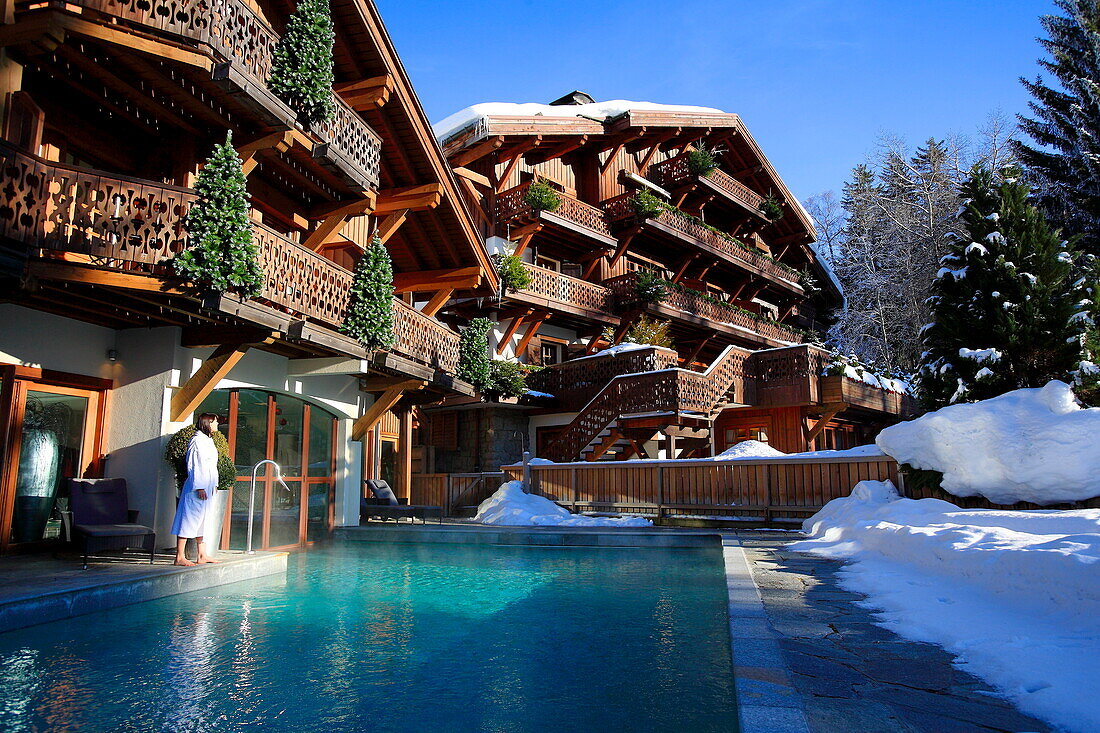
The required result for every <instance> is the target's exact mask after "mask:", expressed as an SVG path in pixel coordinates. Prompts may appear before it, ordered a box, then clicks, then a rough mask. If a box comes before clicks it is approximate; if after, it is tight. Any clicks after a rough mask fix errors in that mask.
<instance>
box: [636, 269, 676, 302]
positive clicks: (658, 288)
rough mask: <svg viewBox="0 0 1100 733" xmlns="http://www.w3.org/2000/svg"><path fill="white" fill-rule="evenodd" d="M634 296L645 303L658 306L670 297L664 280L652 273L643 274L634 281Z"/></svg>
mask: <svg viewBox="0 0 1100 733" xmlns="http://www.w3.org/2000/svg"><path fill="white" fill-rule="evenodd" d="M634 294H635V295H636V296H637V297H638V300H640V301H642V302H643V303H651V304H656V303H660V302H662V301H663V300H664V299H665V297H666V296H667V295H668V286H667V285H666V284H665V281H664V280H663V279H661V278H660V277H658V276H656V275H654V274H653V273H652V272H642V273H641V274H639V275H638V279H637V280H635V281H634Z"/></svg>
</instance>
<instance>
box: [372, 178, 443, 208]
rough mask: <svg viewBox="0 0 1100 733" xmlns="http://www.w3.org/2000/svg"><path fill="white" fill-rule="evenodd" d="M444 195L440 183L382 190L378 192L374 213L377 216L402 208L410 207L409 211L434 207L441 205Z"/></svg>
mask: <svg viewBox="0 0 1100 733" xmlns="http://www.w3.org/2000/svg"><path fill="white" fill-rule="evenodd" d="M442 197H443V186H442V185H441V184H439V183H429V184H427V185H424V186H411V187H409V188H394V189H390V190H387V191H381V192H379V194H378V201H377V202H376V203H375V205H374V209H373V213H374V214H375V215H376V216H381V215H382V214H390V213H392V212H394V211H400V210H401V209H408V210H409V211H425V210H427V209H434V208H435V207H436V206H439V202H440V200H441V199H442Z"/></svg>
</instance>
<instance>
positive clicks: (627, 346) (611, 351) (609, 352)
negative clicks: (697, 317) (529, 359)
mask: <svg viewBox="0 0 1100 733" xmlns="http://www.w3.org/2000/svg"><path fill="white" fill-rule="evenodd" d="M647 349H659V350H664V351H669V349H665V348H664V347H661V346H654V345H653V344H636V343H634V342H633V341H623V342H622V343H621V344H615V345H614V346H608V347H607V348H606V349H601V350H600V351H596V352H594V353H592V354H589V355H588V356H578V357H577V358H576V359H570V360H569V362H570V363H573V362H575V361H584V360H585V359H595V358H596V357H598V356H618V355H619V354H626V353H629V352H631V351H645V350H647Z"/></svg>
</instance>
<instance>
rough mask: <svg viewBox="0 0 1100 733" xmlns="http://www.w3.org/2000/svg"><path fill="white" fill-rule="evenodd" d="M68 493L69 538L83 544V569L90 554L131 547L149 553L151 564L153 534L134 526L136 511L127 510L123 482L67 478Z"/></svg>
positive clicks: (153, 547) (105, 479) (86, 565)
mask: <svg viewBox="0 0 1100 733" xmlns="http://www.w3.org/2000/svg"><path fill="white" fill-rule="evenodd" d="M69 492H70V493H69V509H70V511H71V512H72V521H73V525H72V527H73V528H72V537H73V540H74V541H76V542H82V547H83V550H84V569H85V570H87V569H88V554H89V553H90V552H97V551H99V550H125V549H128V548H131V547H140V548H142V549H143V550H146V551H148V553H149V564H150V565H152V564H153V553H154V551H155V550H156V533H154V532H153V530H152V529H150V528H149V527H146V526H144V525H141V524H137V523H136V522H137V518H138V512H137V511H135V510H133V509H130V507H129V501H128V498H127V495H126V479H121V478H96V479H70V480H69Z"/></svg>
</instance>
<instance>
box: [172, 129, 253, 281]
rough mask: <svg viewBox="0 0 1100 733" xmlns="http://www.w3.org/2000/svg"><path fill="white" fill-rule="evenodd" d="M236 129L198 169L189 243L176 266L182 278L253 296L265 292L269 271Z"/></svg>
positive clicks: (174, 265) (189, 213) (188, 219)
mask: <svg viewBox="0 0 1100 733" xmlns="http://www.w3.org/2000/svg"><path fill="white" fill-rule="evenodd" d="M241 165H242V163H241V158H240V156H239V155H237V151H236V149H234V147H233V137H232V134H231V133H226V136H225V142H224V143H223V144H221V145H217V146H216V147H215V148H214V152H213V154H211V156H210V157H209V158H207V159H206V164H205V165H204V166H203V168H202V170H201V171H199V176H198V181H197V182H196V183H195V192H196V194H198V196H197V198H196V200H195V202H194V203H193V204H192V205H191V208H190V210H189V211H188V212H187V239H188V243H187V244H188V246H187V249H185V250H184V251H183V252H180V253H179V254H178V255H176V257H175V259H174V260H173V261H172V265H173V268H174V269H175V271H176V272H177V273H178V274H179V275H181V276H182V277H186V278H188V279H190V280H191V281H193V282H195V283H201V284H203V285H206V286H207V287H209V288H210V289H211V290H214V291H215V292H219V293H226V292H235V293H239V294H241V295H244V296H249V297H254V296H258V295H260V294H262V293H263V290H264V274H263V271H262V270H261V269H260V263H259V252H258V250H257V248H256V244H255V242H254V241H253V239H252V222H251V221H249V218H248V213H249V203H248V202H249V194H248V189H247V186H246V182H245V175H244V170H243V169H242V167H241Z"/></svg>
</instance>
